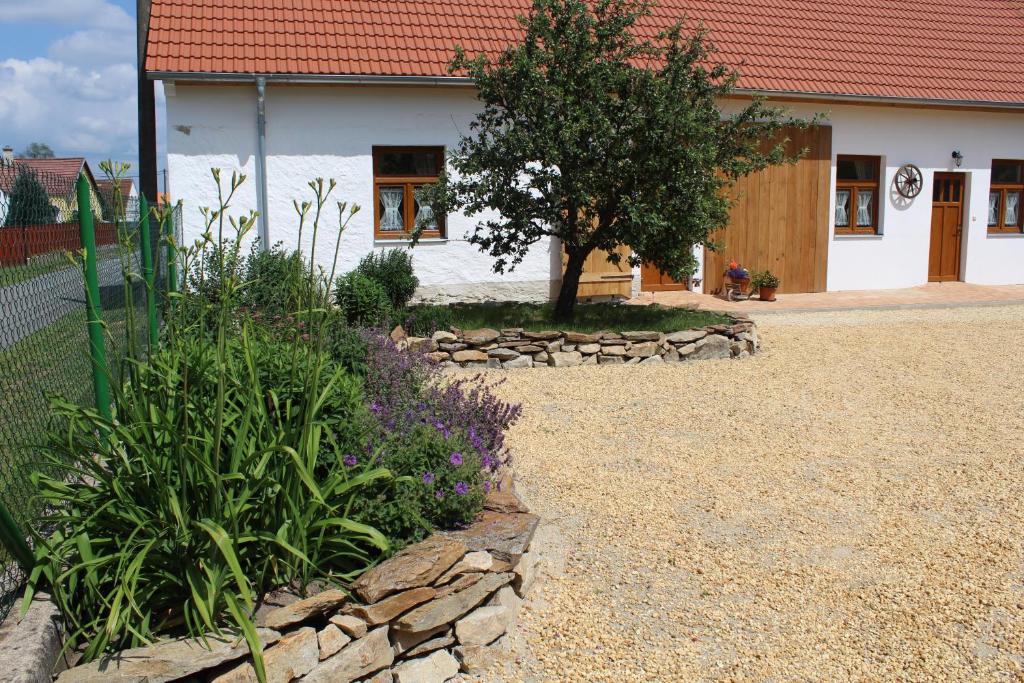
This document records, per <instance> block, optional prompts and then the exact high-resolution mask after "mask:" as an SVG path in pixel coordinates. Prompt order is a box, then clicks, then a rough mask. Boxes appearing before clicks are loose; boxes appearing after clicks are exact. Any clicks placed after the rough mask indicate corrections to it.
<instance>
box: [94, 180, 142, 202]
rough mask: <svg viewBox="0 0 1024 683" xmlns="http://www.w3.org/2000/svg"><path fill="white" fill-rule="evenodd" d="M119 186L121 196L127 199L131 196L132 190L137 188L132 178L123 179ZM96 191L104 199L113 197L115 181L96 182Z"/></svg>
mask: <svg viewBox="0 0 1024 683" xmlns="http://www.w3.org/2000/svg"><path fill="white" fill-rule="evenodd" d="M118 185H119V186H120V188H121V196H122V197H124V198H125V199H127V198H128V197H130V196H131V193H132V188H133V187H135V181H134V180H132V179H131V178H121V180H120V181H119V182H118ZM96 190H97V191H98V192H99V193H100V194H101V195H103V196H104V197H113V196H114V181H113V180H111V179H110V178H100V179H99V180H97V181H96Z"/></svg>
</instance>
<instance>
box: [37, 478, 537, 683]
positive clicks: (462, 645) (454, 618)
mask: <svg viewBox="0 0 1024 683" xmlns="http://www.w3.org/2000/svg"><path fill="white" fill-rule="evenodd" d="M538 521H539V518H538V517H537V516H536V515H532V514H529V512H528V511H527V510H526V508H525V506H524V505H523V504H522V502H521V501H520V500H519V498H518V497H517V496H516V495H515V493H514V492H513V491H512V487H511V476H510V475H508V474H506V476H505V477H503V484H502V486H501V487H500V488H497V489H495V490H494V491H492V492H491V494H490V495H489V496H488V497H487V499H486V503H485V510H484V512H483V514H482V516H481V517H480V519H479V520H478V521H477V522H476V523H474V524H473V525H472V526H470V527H468V528H467V529H463V530H460V531H453V532H445V533H438V534H435V535H433V536H431V537H429V538H427V539H426V540H424V541H423V542H421V543H417V544H416V545H413V546H410V547H408V548H406V549H404V550H403V551H401V552H400V553H398V554H396V555H395V556H393V557H391V558H390V559H388V560H387V561H385V562H383V563H381V564H380V565H378V566H376V567H375V568H373V569H371V570H370V571H368V572H366V573H365V574H363V576H361V577H360V578H359V579H358V580H357V581H356V582H355V583H354V584H353V585H352V586H351V589H352V591H351V595H350V594H349V593H347V592H345V591H341V590H336V589H329V590H323V591H321V592H319V593H317V594H315V595H311V596H309V597H307V598H304V599H299V598H298V597H297V596H294V595H291V594H289V593H283V592H277V593H272V594H270V595H268V596H267V597H266V600H265V604H264V606H263V608H261V609H260V611H258V612H257V624H258V626H259V627H260V628H259V631H258V633H259V636H260V638H261V639H262V641H263V642H264V645H265V650H264V655H263V656H264V661H265V663H266V667H267V680H268V681H271V682H276V683H289V681H302V682H303V683H328V682H330V683H350V682H351V681H363V682H365V683H371V682H372V683H443V682H444V681H448V680H451V679H452V678H454V677H456V676H457V675H459V673H460V672H465V673H469V674H474V673H480V672H482V671H484V670H486V668H487V667H488V666H490V665H491V664H492V661H493V660H495V659H496V658H498V657H499V656H500V655H499V649H500V647H501V646H502V645H503V642H502V641H503V640H504V639H503V636H504V635H505V633H506V632H507V631H508V629H509V628H510V627H511V626H512V625H513V623H514V621H515V619H516V615H517V612H518V610H519V607H520V604H521V603H522V600H523V598H524V597H525V596H526V595H527V592H528V591H529V590H530V588H531V586H532V584H533V582H534V578H535V577H536V573H537V564H538V559H537V558H538V552H531V549H530V543H531V541H532V539H533V535H534V531H535V530H536V528H537V524H538ZM210 645H211V647H210V648H208V649H206V648H203V647H202V646H201V645H199V644H198V643H197V642H196V641H194V640H191V639H179V640H169V641H164V642H161V643H158V644H156V645H154V646H151V647H147V648H137V649H134V650H127V651H124V652H122V653H119V654H118V655H117V656H113V657H109V658H106V659H104V660H100V661H97V662H92V663H90V664H86V665H83V666H79V667H76V668H74V669H70V670H68V671H64V672H63V673H62V674H61V675H60V676H59V677H58V679H57V682H58V683H82V682H88V683H99V682H100V681H110V680H146V681H148V682H149V683H158V682H159V681H172V680H178V679H187V680H189V681H196V682H197V683H199V682H205V683H242V682H246V683H249V682H251V681H255V680H256V676H255V670H254V669H253V667H252V664H251V659H250V657H249V655H248V649H247V646H246V645H245V642H244V641H243V642H241V643H239V642H237V641H233V640H226V639H219V638H211V639H210Z"/></svg>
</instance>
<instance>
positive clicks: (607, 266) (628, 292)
mask: <svg viewBox="0 0 1024 683" xmlns="http://www.w3.org/2000/svg"><path fill="white" fill-rule="evenodd" d="M615 251H616V252H617V253H618V254H619V255H620V256H621V257H622V258H621V259H620V260H619V262H618V263H612V262H610V261H609V260H608V252H606V251H600V250H595V251H592V252H590V256H588V257H587V260H586V261H585V262H584V263H583V275H581V276H580V288H579V291H578V292H577V294H576V298H577V299H589V298H602V299H606V298H618V297H624V298H626V299H628V298H630V297H631V296H632V295H633V269H632V267H631V266H630V265H629V255H630V253H631V252H630V250H629V247H626V246H620V247H618V248H617V249H616V250H615ZM567 261H568V258H567V257H566V255H565V250H564V249H563V250H562V272H563V273H564V272H565V265H566V263H567Z"/></svg>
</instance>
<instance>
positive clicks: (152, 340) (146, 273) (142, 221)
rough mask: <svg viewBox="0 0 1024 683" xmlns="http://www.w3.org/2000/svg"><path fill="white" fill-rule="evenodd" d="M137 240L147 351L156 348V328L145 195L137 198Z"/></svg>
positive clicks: (147, 210) (150, 244) (154, 288)
mask: <svg viewBox="0 0 1024 683" xmlns="http://www.w3.org/2000/svg"><path fill="white" fill-rule="evenodd" d="M139 216H140V218H139V241H140V242H142V245H141V246H142V275H143V277H144V278H145V279H146V313H147V317H148V319H149V352H150V353H153V352H154V351H155V350H156V343H157V332H158V328H157V325H158V324H159V323H158V322H157V317H156V282H155V281H154V279H155V275H154V272H153V243H152V242H150V234H149V232H150V231H149V228H150V220H149V204H147V203H146V196H145V195H142V196H141V197H140V198H139Z"/></svg>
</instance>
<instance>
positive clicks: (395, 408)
mask: <svg viewBox="0 0 1024 683" xmlns="http://www.w3.org/2000/svg"><path fill="white" fill-rule="evenodd" d="M365 338H366V343H367V354H366V362H367V366H368V368H369V369H368V371H367V374H366V377H365V378H364V380H363V382H364V387H365V389H364V390H365V392H366V397H367V401H369V402H370V410H371V412H372V413H373V414H374V415H375V416H376V417H377V420H378V421H379V422H380V424H381V425H382V426H383V427H385V428H386V429H388V430H397V431H402V430H403V429H407V428H408V427H409V426H410V425H414V424H418V423H419V422H421V421H423V420H427V421H428V422H431V423H437V422H440V423H441V424H442V425H444V426H445V427H447V428H448V429H450V430H458V431H459V432H462V433H464V434H465V435H466V438H467V440H468V441H469V443H470V445H471V446H472V447H473V450H474V451H476V452H477V453H478V454H479V455H480V458H481V462H482V464H483V466H484V467H485V469H492V470H496V469H497V467H498V465H499V464H500V463H501V462H504V461H506V460H507V459H508V451H507V449H506V447H505V432H506V431H507V430H508V428H509V427H511V426H512V425H513V424H514V423H515V421H516V420H517V419H519V415H520V414H521V413H522V407H521V406H520V405H518V404H512V403H508V402H507V401H504V400H503V399H501V398H500V397H499V396H498V395H497V394H496V393H495V391H494V389H495V387H496V386H498V384H500V383H501V382H502V381H504V380H499V382H497V383H490V384H489V383H487V381H486V380H485V379H484V377H483V375H474V376H470V377H463V378H461V379H457V380H454V381H452V380H451V379H449V378H446V377H445V376H444V375H443V374H442V372H441V368H440V367H439V366H438V365H436V364H435V363H433V362H431V361H430V360H428V359H427V358H426V357H425V356H423V354H420V353H415V352H412V351H409V350H408V349H399V348H398V347H397V346H396V345H395V343H394V342H393V341H391V339H390V338H388V337H386V336H383V335H380V334H372V333H368V334H367V335H366V337H365Z"/></svg>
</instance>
